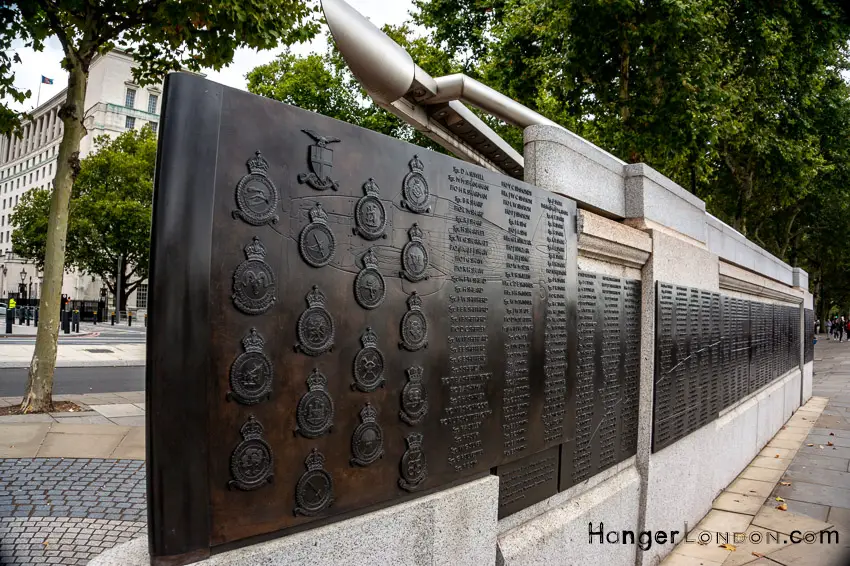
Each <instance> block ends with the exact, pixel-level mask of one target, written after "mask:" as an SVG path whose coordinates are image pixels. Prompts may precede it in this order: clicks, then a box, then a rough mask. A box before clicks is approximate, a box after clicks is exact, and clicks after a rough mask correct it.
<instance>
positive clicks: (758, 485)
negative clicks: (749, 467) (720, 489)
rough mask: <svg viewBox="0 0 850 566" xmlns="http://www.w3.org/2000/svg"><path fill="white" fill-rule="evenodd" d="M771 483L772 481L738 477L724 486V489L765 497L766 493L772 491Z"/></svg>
mask: <svg viewBox="0 0 850 566" xmlns="http://www.w3.org/2000/svg"><path fill="white" fill-rule="evenodd" d="M773 485H774V484H773V483H772V482H764V481H757V480H748V479H740V478H739V479H736V480H735V481H733V482H732V483H730V484H729V487H727V488H726V491H732V492H734V493H743V494H744V495H758V496H761V497H767V496H768V495H770V492H771V491H773Z"/></svg>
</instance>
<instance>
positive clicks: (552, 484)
mask: <svg viewBox="0 0 850 566" xmlns="http://www.w3.org/2000/svg"><path fill="white" fill-rule="evenodd" d="M560 457H561V455H560V450H559V449H558V447H557V446H555V447H553V448H549V449H548V450H544V451H543V452H538V453H537V454H533V455H531V456H526V457H525V458H523V459H521V460H517V461H515V462H511V463H510V464H505V465H504V466H499V467H498V468H496V473H497V474H498V476H499V518H500V519H501V518H502V517H507V516H508V515H510V514H512V513H516V512H517V511H519V510H521V509H524V508H526V507H528V506H530V505H534V504H535V503H537V502H539V501H543V500H544V499H546V498H548V497H552V496H553V495H555V494H556V493H558V466H559V459H560Z"/></svg>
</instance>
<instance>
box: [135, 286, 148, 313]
mask: <svg viewBox="0 0 850 566" xmlns="http://www.w3.org/2000/svg"><path fill="white" fill-rule="evenodd" d="M136 308H138V309H146V308H148V284H147V283H142V284H141V285H139V288H138V289H136Z"/></svg>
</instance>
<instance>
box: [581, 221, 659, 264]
mask: <svg viewBox="0 0 850 566" xmlns="http://www.w3.org/2000/svg"><path fill="white" fill-rule="evenodd" d="M651 252H652V239H651V238H650V237H649V236H648V235H647V234H645V233H643V232H641V231H640V230H636V229H634V228H630V227H628V226H625V225H623V224H620V223H619V222H615V221H613V220H609V219H607V218H604V217H602V216H599V215H597V214H593V213H592V212H588V211H586V210H579V211H578V253H579V255H580V256H582V257H588V258H591V259H598V260H600V261H607V262H609V263H614V264H618V265H625V266H627V267H634V268H637V269H641V268H642V267H643V266H644V264H645V263H646V262H647V260H649V256H650V254H651Z"/></svg>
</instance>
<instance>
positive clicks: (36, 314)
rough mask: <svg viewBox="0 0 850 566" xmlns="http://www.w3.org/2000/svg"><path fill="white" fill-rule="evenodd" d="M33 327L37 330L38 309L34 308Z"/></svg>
mask: <svg viewBox="0 0 850 566" xmlns="http://www.w3.org/2000/svg"><path fill="white" fill-rule="evenodd" d="M35 327H36V328H38V307H35Z"/></svg>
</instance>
